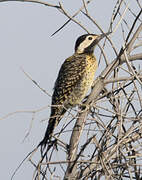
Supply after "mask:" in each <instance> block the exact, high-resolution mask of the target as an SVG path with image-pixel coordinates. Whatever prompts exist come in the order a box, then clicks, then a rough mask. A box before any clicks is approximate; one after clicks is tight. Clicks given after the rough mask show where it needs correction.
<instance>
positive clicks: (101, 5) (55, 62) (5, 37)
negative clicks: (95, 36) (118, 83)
mask: <svg viewBox="0 0 142 180" xmlns="http://www.w3.org/2000/svg"><path fill="white" fill-rule="evenodd" d="M55 2H58V1H54V3H55ZM50 3H53V1H50ZM115 3H116V1H115V2H114V1H112V0H111V1H109V3H108V1H104V0H95V1H94V2H93V3H92V5H91V4H90V6H89V7H90V9H89V10H90V12H91V14H92V15H93V16H94V18H95V19H96V20H97V22H99V25H100V26H101V27H102V28H103V29H104V31H107V30H108V27H109V21H110V18H111V14H112V8H113V7H114V5H115ZM81 4H82V1H79V0H78V1H76V0H72V1H66V2H65V1H63V5H64V7H65V8H67V10H68V11H69V13H70V14H71V15H72V14H73V12H76V10H77V9H78V8H79V7H80V6H81ZM79 18H80V20H83V18H82V17H81V16H78V19H79ZM66 20H67V18H66V17H65V16H64V15H62V14H61V13H60V12H59V11H58V10H57V9H54V8H50V7H46V6H43V5H39V4H34V3H22V2H19V3H18V2H5V3H0V92H1V93H0V118H1V117H3V116H5V115H7V114H8V113H11V112H15V111H30V110H36V109H40V108H42V107H44V106H47V105H50V97H48V96H47V95H46V94H44V93H43V92H41V90H40V89H38V88H37V87H36V86H35V85H34V84H33V83H32V81H31V80H29V79H28V78H27V77H26V76H25V74H24V73H23V72H22V70H21V67H22V68H23V69H24V70H25V71H26V72H27V73H29V75H30V76H31V77H32V78H33V79H34V80H35V81H37V82H38V83H39V84H40V86H41V87H42V88H44V89H46V90H47V91H48V92H49V93H50V94H52V89H53V86H54V82H55V80H56V77H57V74H58V71H59V68H60V66H61V64H62V63H63V61H64V60H65V58H67V57H69V56H70V55H72V54H73V52H74V44H75V41H76V39H77V37H78V36H80V35H82V34H84V33H85V32H84V30H82V29H81V28H80V27H79V26H78V25H76V24H74V23H73V22H70V23H69V24H68V25H67V26H66V27H65V28H64V29H63V30H62V31H60V32H59V33H58V34H56V35H55V36H53V37H50V36H51V34H52V33H54V32H55V31H56V30H57V29H58V28H59V27H60V26H61V25H63V23H64V22H65V21H66ZM84 23H86V26H87V27H88V28H89V29H90V32H94V33H100V32H99V30H98V29H97V28H96V27H95V26H94V25H91V24H89V23H88V22H87V20H85V19H84ZM117 40H118V42H119V39H117ZM117 40H116V41H117ZM118 46H119V45H118ZM108 56H110V54H109V55H108ZM102 70H103V68H102V67H99V70H98V71H97V75H98V74H99V73H100V71H102ZM49 115H50V108H48V109H45V110H44V111H42V112H41V113H38V114H36V116H35V120H34V122H33V127H32V130H31V133H30V135H29V136H28V138H27V139H26V140H25V141H24V142H22V140H23V139H24V137H25V135H26V133H27V131H28V128H29V126H30V122H31V118H32V114H31V113H17V114H14V115H11V116H9V117H8V118H6V119H3V120H1V121H0V142H1V148H0V169H1V173H0V179H4V180H8V179H10V177H11V175H12V173H13V172H14V170H15V169H16V167H17V166H18V165H19V163H20V162H21V161H22V160H23V159H24V157H25V156H26V155H27V153H28V152H30V151H32V149H33V148H34V147H35V146H36V145H37V144H38V143H39V141H40V140H41V139H42V137H43V135H44V133H45V129H46V126H47V121H45V122H43V123H41V120H42V119H48V117H49ZM32 175H33V167H32V166H31V164H30V163H29V162H26V163H24V165H23V166H22V167H21V169H20V170H19V171H18V172H17V174H16V175H15V178H14V179H15V180H19V179H20V180H25V179H31V177H32Z"/></svg>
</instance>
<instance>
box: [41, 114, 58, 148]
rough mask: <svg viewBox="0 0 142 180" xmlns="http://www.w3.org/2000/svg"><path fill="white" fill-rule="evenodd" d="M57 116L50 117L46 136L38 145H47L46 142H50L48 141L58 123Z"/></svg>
mask: <svg viewBox="0 0 142 180" xmlns="http://www.w3.org/2000/svg"><path fill="white" fill-rule="evenodd" d="M56 121H57V118H55V117H54V118H51V117H50V119H49V123H48V126H47V129H46V132H45V135H44V138H43V140H42V141H41V142H40V143H39V145H38V146H46V144H47V143H48V141H50V139H51V136H52V134H53V131H54V129H55V127H56V124H57V122H56Z"/></svg>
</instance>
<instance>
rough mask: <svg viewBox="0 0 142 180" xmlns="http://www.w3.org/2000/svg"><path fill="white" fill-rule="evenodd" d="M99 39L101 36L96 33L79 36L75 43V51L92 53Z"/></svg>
mask: <svg viewBox="0 0 142 180" xmlns="http://www.w3.org/2000/svg"><path fill="white" fill-rule="evenodd" d="M100 39H102V38H101V36H99V35H96V34H85V35H82V36H80V37H79V38H78V39H77V41H76V44H75V52H76V53H78V54H82V53H93V51H94V47H95V45H96V44H97V43H98V42H99V40H100Z"/></svg>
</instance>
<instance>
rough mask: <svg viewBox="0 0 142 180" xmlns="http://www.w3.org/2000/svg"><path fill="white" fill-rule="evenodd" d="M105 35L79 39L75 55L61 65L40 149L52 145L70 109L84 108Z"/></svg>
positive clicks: (92, 35)
mask: <svg viewBox="0 0 142 180" xmlns="http://www.w3.org/2000/svg"><path fill="white" fill-rule="evenodd" d="M103 37H104V35H101V36H99V35H94V34H86V35H83V36H81V37H79V38H78V39H77V41H76V45H75V53H74V54H73V55H72V56H71V57H69V58H67V59H66V60H65V61H64V63H63V64H62V66H61V68H60V71H59V74H58V77H57V80H56V82H55V86H54V92H53V95H52V107H51V115H50V119H49V123H48V127H47V129H46V133H45V136H44V138H43V140H42V141H41V142H40V144H39V145H41V146H42V145H44V146H45V145H46V144H47V142H48V141H50V139H51V136H52V134H53V131H54V129H55V127H56V126H57V125H58V123H59V122H60V120H61V119H62V117H63V115H64V114H65V112H66V111H67V109H69V108H72V107H74V106H76V105H78V104H81V102H82V100H83V99H84V97H85V96H86V93H87V92H88V90H89V88H90V87H91V85H92V83H93V80H94V74H95V72H96V69H97V67H98V66H97V60H96V58H95V56H94V55H93V51H94V47H95V45H96V44H97V43H98V41H99V40H100V39H102V38H103Z"/></svg>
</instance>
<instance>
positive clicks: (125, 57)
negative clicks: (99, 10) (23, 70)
mask: <svg viewBox="0 0 142 180" xmlns="http://www.w3.org/2000/svg"><path fill="white" fill-rule="evenodd" d="M3 1H7V0H0V2H3ZM17 1H20V0H17ZM21 1H24V2H33V3H40V4H43V5H46V6H49V7H52V8H56V9H57V10H58V11H59V12H60V13H62V14H64V15H65V16H66V17H68V21H67V22H66V23H65V24H64V25H63V26H61V28H59V29H58V30H57V31H56V32H55V33H59V31H61V30H62V28H64V27H65V26H67V25H68V23H69V22H74V23H76V24H77V25H78V26H79V27H81V28H82V29H84V31H86V32H87V33H94V32H91V31H90V30H89V28H88V27H86V26H85V25H84V22H83V20H82V19H83V18H82V19H81V20H78V19H77V18H76V17H77V15H78V14H81V15H82V16H83V17H85V18H88V21H89V22H90V23H93V24H94V26H96V27H97V28H98V30H99V31H100V32H101V33H104V30H103V29H102V28H101V27H100V26H99V25H98V23H97V22H96V20H95V19H94V17H92V16H91V15H90V14H91V13H90V12H89V10H88V5H89V6H91V2H92V0H89V1H85V0H82V7H80V8H79V10H78V11H77V12H76V13H74V15H72V16H71V15H69V13H68V12H67V10H66V9H65V8H64V6H63V4H61V3H59V4H58V5H53V4H49V3H47V2H43V1H38V0H21ZM133 4H134V5H135V7H137V8H135V12H134V11H133V10H134V8H133V7H132V6H131V5H129V1H128V2H127V1H124V0H117V1H116V5H115V7H114V9H113V10H112V12H113V13H112V17H111V20H110V22H108V23H109V24H110V25H109V28H108V32H109V31H111V32H112V33H111V35H110V36H108V37H107V38H106V39H105V40H104V43H103V44H102V45H101V46H100V45H99V47H100V55H99V57H98V58H99V60H101V62H104V63H103V66H104V70H103V71H102V72H101V73H100V75H99V77H97V78H96V80H95V81H94V85H93V87H92V90H91V92H90V94H89V95H88V96H87V97H86V99H85V100H84V102H83V104H84V105H85V106H86V108H85V109H79V110H78V112H74V111H73V110H72V111H71V112H69V113H68V114H67V115H66V117H65V119H67V120H68V122H69V123H68V124H67V123H66V124H65V125H63V127H62V128H61V131H60V132H59V133H56V134H55V135H54V138H55V140H56V143H55V141H53V143H51V144H49V146H48V147H47V149H45V150H44V152H42V154H40V153H39V152H40V150H39V149H37V148H36V149H35V150H34V151H33V152H32V154H31V156H30V158H29V161H30V163H31V164H32V165H33V166H34V167H35V172H34V175H33V179H38V180H39V179H42V180H43V179H48V178H50V179H84V180H85V179H97V180H99V179H104V178H105V179H116V180H117V179H137V180H138V179H142V175H141V174H142V158H141V156H142V145H141V144H142V72H141V64H140V62H141V60H142V49H141V48H142V38H141V35H142V34H141V31H142V19H141V18H142V15H141V14H142V7H141V2H140V1H138V0H135V2H133ZM136 10H137V11H136ZM127 13H129V15H130V17H131V21H129V18H128V17H127V16H126V17H125V15H126V14H127ZM118 29H119V30H121V35H122V37H121V39H123V43H122V44H119V47H118V46H117V44H116V43H114V42H113V40H112V39H113V37H115V38H116V39H117V38H119V36H120V35H117V30H118ZM55 33H53V35H54V34H55ZM117 41H119V40H117ZM118 48H119V49H118ZM109 54H114V55H113V56H112V58H110V57H109V58H108V55H109ZM108 59H109V60H108ZM34 83H35V82H34ZM36 85H37V84H36ZM41 90H42V89H41ZM74 123H75V124H74ZM73 126H74V127H73ZM65 136H66V138H65ZM38 151H39V152H38Z"/></svg>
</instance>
